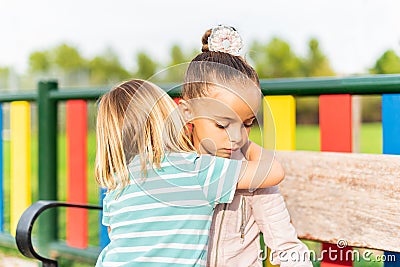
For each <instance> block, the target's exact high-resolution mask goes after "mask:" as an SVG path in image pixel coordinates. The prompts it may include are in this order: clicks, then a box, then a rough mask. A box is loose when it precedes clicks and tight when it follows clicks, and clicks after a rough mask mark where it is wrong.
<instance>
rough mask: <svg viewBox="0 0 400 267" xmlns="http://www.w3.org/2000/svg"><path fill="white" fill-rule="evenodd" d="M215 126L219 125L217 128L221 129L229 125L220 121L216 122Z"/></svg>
mask: <svg viewBox="0 0 400 267" xmlns="http://www.w3.org/2000/svg"><path fill="white" fill-rule="evenodd" d="M215 126H217V128H220V129H226V127H228V125H222V124H219V123H216V124H215Z"/></svg>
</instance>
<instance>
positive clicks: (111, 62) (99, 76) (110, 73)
mask: <svg viewBox="0 0 400 267" xmlns="http://www.w3.org/2000/svg"><path fill="white" fill-rule="evenodd" d="M88 66H89V70H90V83H91V84H92V85H104V84H110V83H116V82H118V81H121V80H125V79H127V78H129V77H130V73H129V72H128V71H127V70H126V69H125V68H124V67H123V66H122V65H121V63H120V61H119V59H118V56H117V54H116V53H115V52H114V51H113V50H111V49H108V50H107V51H106V52H105V53H104V54H102V55H99V56H96V57H94V58H93V59H91V60H90V61H89V63H88Z"/></svg>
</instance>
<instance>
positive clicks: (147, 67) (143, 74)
mask: <svg viewBox="0 0 400 267" xmlns="http://www.w3.org/2000/svg"><path fill="white" fill-rule="evenodd" d="M136 62H137V71H136V74H135V77H137V78H141V79H149V78H150V77H151V76H153V75H154V74H155V73H156V71H157V66H158V64H157V63H156V62H155V61H153V60H152V59H151V57H150V56H149V55H147V53H146V52H144V51H141V52H139V53H137V54H136Z"/></svg>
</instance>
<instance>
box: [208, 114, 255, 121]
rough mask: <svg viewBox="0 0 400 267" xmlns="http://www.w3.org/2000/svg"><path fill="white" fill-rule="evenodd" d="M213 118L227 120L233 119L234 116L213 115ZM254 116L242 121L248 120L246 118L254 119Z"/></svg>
mask: <svg viewBox="0 0 400 267" xmlns="http://www.w3.org/2000/svg"><path fill="white" fill-rule="evenodd" d="M214 118H215V119H221V120H229V121H233V120H234V118H230V117H226V116H221V115H214ZM255 118H256V116H251V117H250V118H247V119H245V120H244V121H248V120H253V119H255Z"/></svg>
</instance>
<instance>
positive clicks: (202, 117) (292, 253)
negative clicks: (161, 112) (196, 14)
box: [180, 25, 312, 267]
mask: <svg viewBox="0 0 400 267" xmlns="http://www.w3.org/2000/svg"><path fill="white" fill-rule="evenodd" d="M202 44H203V46H202V49H201V50H202V53H200V54H199V55H197V56H196V57H195V58H194V59H193V60H192V61H191V62H190V64H189V66H188V69H187V71H186V75H185V82H184V85H183V90H182V97H183V100H181V102H180V106H181V109H182V111H183V114H186V115H187V114H190V116H189V123H190V124H191V125H192V132H191V139H192V142H193V145H194V147H195V148H196V149H197V150H198V151H199V152H201V153H207V154H212V155H216V156H220V157H225V158H236V159H243V158H245V159H247V160H254V158H252V155H253V153H254V151H257V150H260V149H261V148H260V147H259V146H258V145H256V144H254V143H253V142H251V141H250V140H249V139H248V134H249V131H250V127H251V126H252V125H253V123H254V121H255V118H256V116H255V114H257V112H258V109H259V107H260V101H261V98H262V94H261V89H260V83H259V78H258V75H257V73H256V71H255V70H254V69H253V68H252V67H251V66H250V65H249V64H248V63H247V62H246V60H245V59H244V58H243V57H241V56H240V49H241V48H242V46H243V41H242V38H241V37H240V35H239V33H238V32H237V31H236V30H235V29H234V28H232V27H229V26H224V25H219V26H217V27H214V28H212V29H210V30H207V31H206V33H205V34H204V35H203V37H202ZM226 110H228V111H231V113H234V114H235V116H226V115H225V114H226ZM256 154H257V153H256ZM257 155H258V157H259V158H258V159H260V157H261V158H262V159H264V160H267V161H268V162H269V165H270V166H271V169H272V170H273V169H274V168H275V166H276V165H277V164H279V163H278V162H277V161H276V160H275V158H274V154H273V152H270V153H269V154H266V153H264V154H263V155H261V156H260V154H257ZM253 188H255V187H253ZM260 232H262V233H263V236H264V241H265V243H266V245H267V246H268V247H269V248H270V249H271V252H272V253H271V256H270V262H271V263H272V264H280V266H281V267H288V266H291V267H293V266H297V267H300V266H306V267H311V266H312V264H311V261H310V260H309V251H308V249H307V247H306V246H305V245H304V244H303V243H302V242H301V241H300V240H299V239H298V237H297V234H296V231H295V229H294V227H293V225H292V224H291V223H290V216H289V213H288V211H287V209H286V205H285V202H284V199H283V197H282V196H281V194H280V192H279V188H278V186H272V187H268V188H264V189H256V190H246V189H245V190H236V193H235V196H234V198H233V201H232V202H231V203H225V204H219V205H217V207H216V210H215V212H214V216H213V221H212V225H211V235H210V240H209V244H208V257H207V266H260V267H261V266H262V265H263V263H262V257H263V255H264V254H265V253H266V251H264V248H261V247H260Z"/></svg>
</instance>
